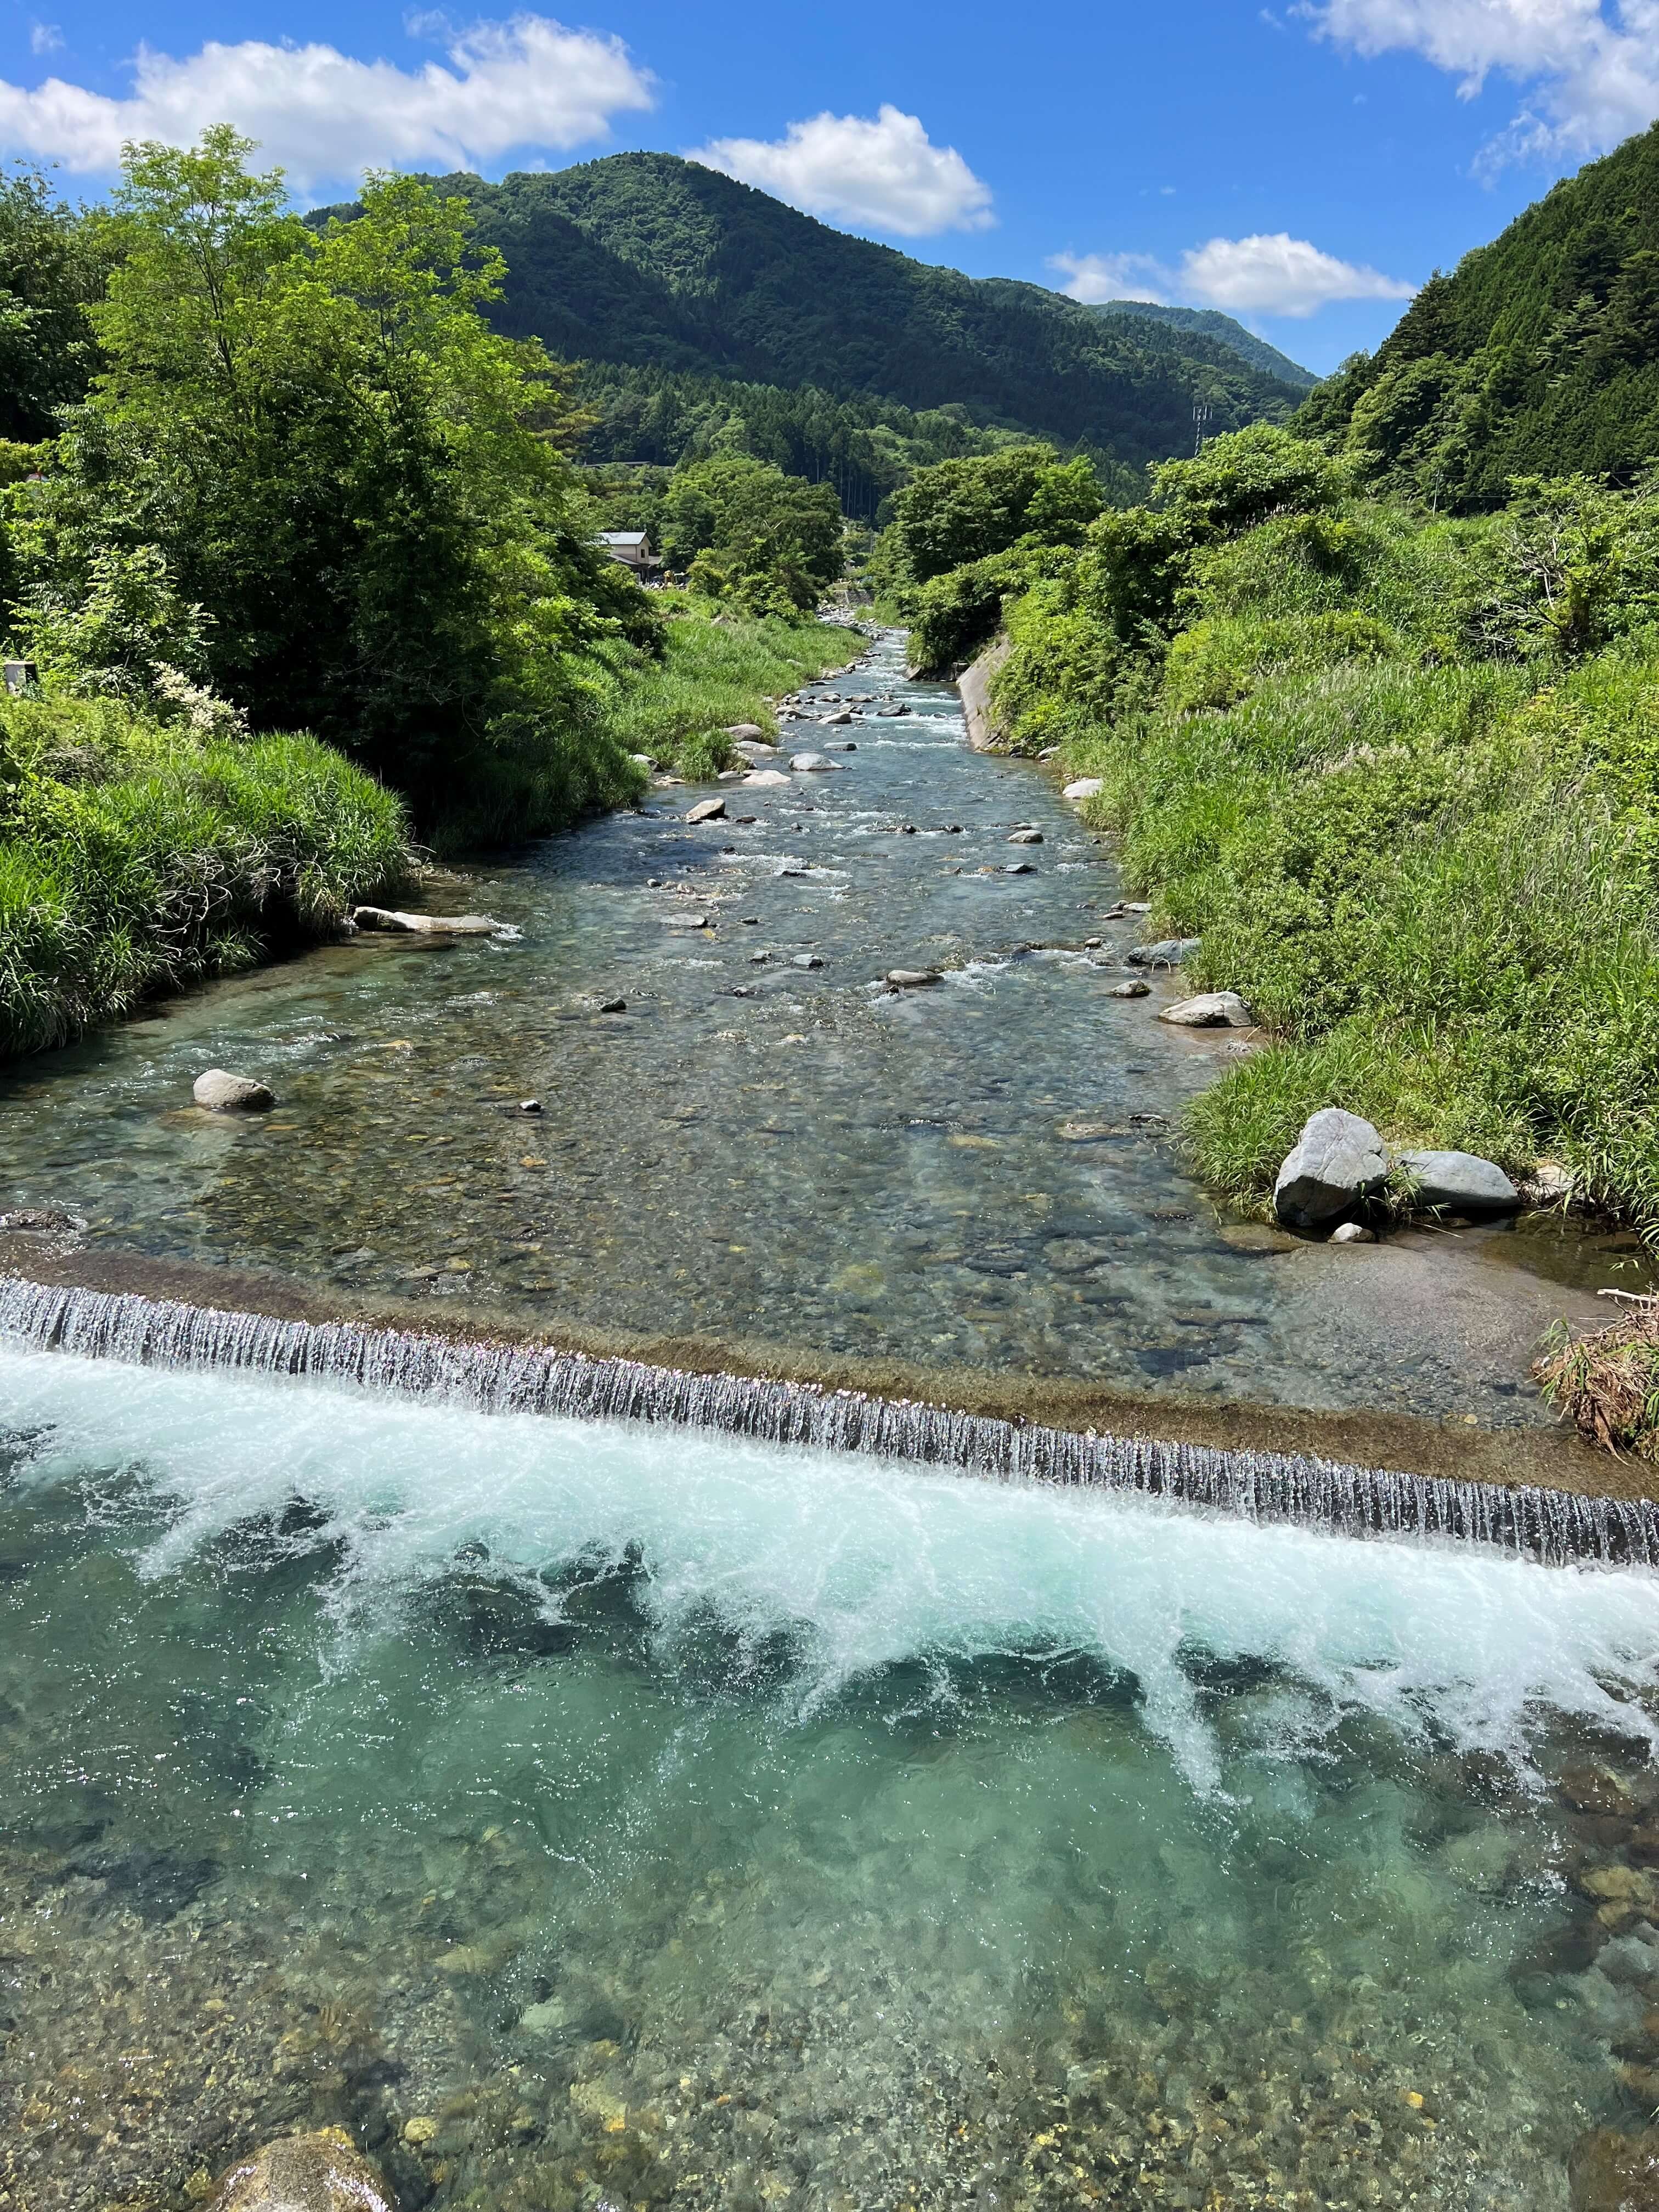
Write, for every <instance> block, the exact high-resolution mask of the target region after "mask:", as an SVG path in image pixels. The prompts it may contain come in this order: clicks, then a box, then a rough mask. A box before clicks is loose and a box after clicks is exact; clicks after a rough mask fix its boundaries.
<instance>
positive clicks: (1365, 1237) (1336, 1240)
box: [1331, 1221, 1376, 1244]
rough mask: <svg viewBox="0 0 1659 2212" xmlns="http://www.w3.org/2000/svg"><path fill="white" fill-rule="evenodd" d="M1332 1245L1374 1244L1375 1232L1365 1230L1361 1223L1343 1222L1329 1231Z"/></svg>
mask: <svg viewBox="0 0 1659 2212" xmlns="http://www.w3.org/2000/svg"><path fill="white" fill-rule="evenodd" d="M1331 1242H1332V1243H1333V1244H1375V1243H1376V1230H1374V1229H1367V1228H1366V1226H1365V1225H1364V1222H1363V1221H1343V1222H1340V1223H1339V1224H1338V1225H1337V1226H1336V1227H1335V1228H1334V1229H1333V1230H1332V1231H1331Z"/></svg>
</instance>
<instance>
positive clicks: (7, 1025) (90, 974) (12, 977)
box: [0, 699, 411, 1054]
mask: <svg viewBox="0 0 1659 2212" xmlns="http://www.w3.org/2000/svg"><path fill="white" fill-rule="evenodd" d="M410 865H411V864H410V854H409V850H408V846H407V842H406V834H405V823H404V815H403V810H402V808H401V806H400V805H399V804H398V801H397V800H396V799H394V798H392V795H391V794H390V793H387V792H386V791H384V790H383V789H382V788H381V787H380V785H378V784H377V783H375V782H374V781H373V780H372V779H371V778H369V777H368V776H367V775H364V774H363V773H362V771H361V770H360V769H355V768H353V767H352V766H351V765H350V764H349V763H348V762H347V761H345V760H343V758H342V757H340V755H339V754H337V753H336V752H333V751H332V750H330V748H329V747H327V746H325V745H322V744H318V743H317V742H316V741H315V739H313V738H307V737H268V738H253V739H240V738H196V737H192V736H191V735H189V734H187V733H186V732H183V731H182V730H179V729H174V728H171V727H162V726H158V725H156V724H155V723H153V722H149V721H146V720H143V719H142V718H140V717H137V716H135V715H132V714H128V713H127V712H125V710H124V709H122V708H119V707H117V706H115V705H112V704H111V703H108V702H89V701H88V702H81V701H72V700H51V699H47V700H39V699H23V700H6V701H0V1053H3V1054H15V1053H21V1052H30V1051H37V1050H39V1049H40V1048H42V1047H44V1046H48V1045H54V1044H61V1043H64V1042H68V1041H69V1040H70V1038H72V1037H74V1036H78V1035H79V1034H80V1033H81V1032H82V1031H83V1030H86V1029H88V1028H89V1027H91V1026H92V1025H93V1024H96V1023H99V1022H103V1021H107V1020H110V1019H112V1018H116V1017H118V1016H120V1015H122V1014H125V1013H127V1012H131V1009H132V1008H133V1007H134V1006H137V1005H138V1004H139V1003H141V1002H142V1001H143V1000H145V999H147V998H149V997H152V996H155V995H156V994H161V993H163V992H167V991H174V990H178V989H180V988H182V987H185V985H187V984H190V983H192V982H195V981H199V980H201V979H202V978H204V977H205V976H209V975H218V974H223V973H226V972H228V971H229V970H232V969H237V968H240V967H245V966H246V965H249V964H250V963H252V962H254V961H256V960H258V958H260V957H264V954H265V952H266V951H268V950H269V949H270V947H271V946H272V945H276V944H281V943H291V942H298V941H302V940H304V939H307V938H310V937H316V936H319V935H325V934H326V933H328V932H329V931H331V929H332V928H333V927H335V926H336V924H337V922H338V921H339V919H340V917H341V916H342V915H343V912H344V910H345V908H346V907H347V906H348V904H349V903H350V902H351V901H353V900H354V899H358V898H363V897H367V896H370V895H371V894H374V893H377V892H378V893H389V892H392V891H394V890H397V889H398V888H399V887H400V886H401V885H403V884H404V883H406V882H407V880H408V879H409V876H410Z"/></svg>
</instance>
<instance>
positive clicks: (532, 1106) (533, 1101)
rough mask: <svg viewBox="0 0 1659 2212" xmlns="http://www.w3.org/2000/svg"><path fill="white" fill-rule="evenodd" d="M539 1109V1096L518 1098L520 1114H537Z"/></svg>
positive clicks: (540, 1103) (540, 1108)
mask: <svg viewBox="0 0 1659 2212" xmlns="http://www.w3.org/2000/svg"><path fill="white" fill-rule="evenodd" d="M541 1110H542V1102H541V1100H540V1099H539V1098H520V1101H519V1111H520V1114H539V1113H540V1112H541Z"/></svg>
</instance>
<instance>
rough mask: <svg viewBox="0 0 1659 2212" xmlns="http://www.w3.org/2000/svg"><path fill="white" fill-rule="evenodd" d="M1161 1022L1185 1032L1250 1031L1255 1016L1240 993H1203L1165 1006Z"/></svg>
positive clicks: (1159, 1017)
mask: <svg viewBox="0 0 1659 2212" xmlns="http://www.w3.org/2000/svg"><path fill="white" fill-rule="evenodd" d="M1158 1019H1159V1021H1161V1022H1173V1023H1174V1024H1175V1025H1176V1028H1177V1029H1183V1030H1215V1029H1231V1030H1248V1029H1249V1028H1251V1027H1252V1026H1253V1025H1254V1024H1255V1015H1254V1014H1253V1013H1252V1012H1250V1010H1249V1007H1248V1006H1246V1005H1245V1003H1244V1001H1243V999H1241V998H1240V997H1239V995H1238V994H1237V991H1200V993H1199V994H1198V996H1197V997H1196V998H1194V999H1177V1000H1176V1003H1175V1004H1174V1006H1165V1007H1164V1010H1163V1012H1161V1013H1160V1014H1159V1016H1158Z"/></svg>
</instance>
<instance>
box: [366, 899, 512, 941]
mask: <svg viewBox="0 0 1659 2212" xmlns="http://www.w3.org/2000/svg"><path fill="white" fill-rule="evenodd" d="M351 919H352V921H355V922H356V925H357V927H358V928H359V929H386V930H391V931H392V932H394V933H398V934H401V935H405V936H410V937H494V936H495V934H496V933H497V932H498V931H501V930H503V929H504V928H505V927H506V925H505V924H504V923H502V922H499V921H496V920H495V916H494V915H489V914H403V913H400V912H398V909H397V908H394V907H385V906H355V907H353V908H352V909H351Z"/></svg>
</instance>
